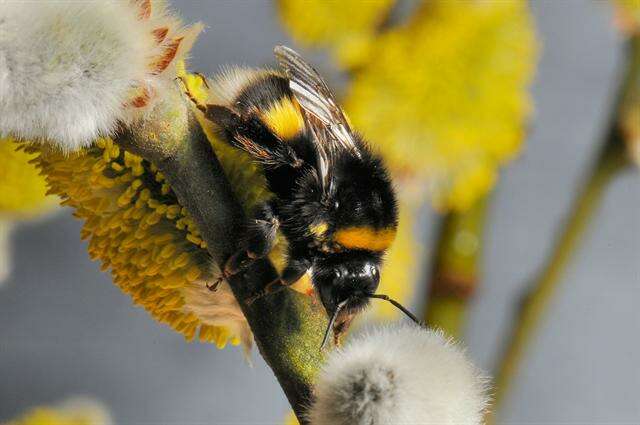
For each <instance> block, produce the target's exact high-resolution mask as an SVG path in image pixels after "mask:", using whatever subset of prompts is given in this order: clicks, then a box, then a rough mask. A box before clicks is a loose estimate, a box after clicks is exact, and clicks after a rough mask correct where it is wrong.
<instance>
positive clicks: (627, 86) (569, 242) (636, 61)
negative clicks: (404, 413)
mask: <svg viewBox="0 0 640 425" xmlns="http://www.w3.org/2000/svg"><path fill="white" fill-rule="evenodd" d="M628 52H629V56H628V61H627V67H626V70H625V76H624V78H623V80H622V84H621V86H620V92H619V96H618V102H617V104H616V107H615V109H614V113H613V116H612V123H611V125H610V130H609V133H608V134H607V137H606V138H605V140H604V145H603V147H602V149H601V150H600V152H599V154H598V157H597V159H596V161H595V163H594V165H593V166H592V168H591V170H590V171H589V173H588V174H587V176H586V179H585V180H584V183H583V184H582V188H581V190H580V192H579V195H578V197H577V198H576V200H575V202H574V204H573V207H572V209H571V212H570V214H569V216H568V219H567V221H566V223H565V225H564V227H563V229H562V233H561V235H560V237H559V238H558V240H557V242H556V245H555V247H554V249H553V251H552V253H551V255H550V257H549V259H548V261H547V263H546V264H545V266H544V267H543V269H542V271H541V272H540V274H539V275H538V277H537V278H536V279H535V281H534V284H533V286H532V287H531V289H530V290H529V292H528V294H527V295H526V296H525V297H524V299H523V301H522V303H521V305H520V309H519V311H518V313H517V315H516V319H515V320H514V325H513V329H512V331H511V336H510V338H509V339H508V342H507V345H506V348H505V350H504V352H503V354H502V357H501V360H500V362H499V366H498V371H497V374H496V381H495V387H496V392H495V402H494V409H493V410H492V412H490V413H489V415H488V416H487V418H486V423H487V424H489V425H491V424H493V423H495V416H494V412H496V411H498V408H499V407H500V405H501V404H502V402H503V400H504V398H505V396H506V394H507V392H508V390H509V388H510V387H511V384H512V381H513V378H514V377H515V375H516V373H517V370H518V367H519V365H520V363H521V361H522V357H523V354H524V351H525V350H526V348H527V346H528V345H529V343H530V341H531V339H532V338H533V336H534V335H535V332H536V330H537V328H538V326H539V324H540V322H541V319H542V315H543V314H544V312H545V310H546V308H547V306H548V304H549V301H550V300H551V298H552V297H553V295H554V294H555V292H556V290H557V287H558V286H559V283H560V282H561V280H562V276H563V274H564V271H565V270H566V268H567V265H568V264H569V262H570V261H571V259H572V258H573V257H574V255H575V253H576V251H577V249H578V248H579V246H580V243H581V241H582V240H583V237H584V234H585V232H586V230H587V228H588V227H589V224H590V222H591V220H592V218H593V216H594V215H595V212H596V211H597V208H598V206H599V204H600V201H601V200H602V196H603V194H604V192H605V190H606V188H607V186H608V184H609V182H610V181H611V180H612V178H613V177H615V176H616V175H617V174H618V173H619V172H620V171H621V170H623V169H624V168H625V166H627V165H629V164H630V162H629V160H628V158H627V156H626V153H625V137H624V134H623V131H622V129H621V128H620V113H621V112H622V111H624V110H626V107H627V106H628V105H627V103H628V102H631V101H633V102H637V99H639V98H640V97H639V95H640V39H638V38H637V37H636V38H635V39H633V40H631V42H630V45H629V50H628Z"/></svg>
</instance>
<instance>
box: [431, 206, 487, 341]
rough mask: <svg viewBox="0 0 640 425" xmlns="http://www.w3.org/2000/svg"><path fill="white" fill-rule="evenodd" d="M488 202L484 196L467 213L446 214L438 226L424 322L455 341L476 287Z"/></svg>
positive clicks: (459, 333) (459, 335)
mask: <svg viewBox="0 0 640 425" xmlns="http://www.w3.org/2000/svg"><path fill="white" fill-rule="evenodd" d="M488 203H489V200H488V196H487V197H484V198H482V199H480V200H479V201H477V202H476V204H475V205H473V206H472V207H471V208H470V209H468V210H467V211H463V212H450V213H448V214H447V215H446V216H445V217H444V218H443V221H442V223H441V227H440V235H439V240H438V246H437V251H436V258H435V263H434V267H433V271H432V273H431V281H430V282H429V298H428V302H427V307H426V313H425V321H426V323H427V325H429V326H431V327H436V328H440V329H442V330H444V331H445V332H447V333H448V334H449V335H451V336H453V337H456V338H458V339H459V338H460V337H461V334H462V331H463V329H462V328H463V326H464V322H465V317H466V311H467V306H468V300H469V299H470V298H471V297H472V296H473V294H474V292H475V290H476V286H477V284H478V279H479V277H478V275H479V262H480V258H481V254H482V241H483V234H484V224H485V217H486V211H487V206H488Z"/></svg>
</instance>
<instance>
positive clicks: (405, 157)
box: [345, 1, 536, 211]
mask: <svg viewBox="0 0 640 425" xmlns="http://www.w3.org/2000/svg"><path fill="white" fill-rule="evenodd" d="M535 61H536V48H535V41H534V33H533V30H532V24H531V20H530V16H529V14H528V9H527V5H526V4H525V3H524V2H519V1H509V2H481V1H476V2H451V1H428V2H425V3H424V4H423V5H422V6H421V7H420V9H419V10H418V11H417V12H416V14H415V15H414V16H412V17H411V18H410V20H409V22H408V23H407V24H405V25H403V26H401V27H398V28H394V29H391V30H390V31H388V32H386V33H384V34H382V35H381V37H380V39H379V40H378V42H377V44H376V54H375V55H372V56H371V57H370V59H369V60H368V62H367V63H366V64H365V65H364V66H363V67H362V68H361V69H360V70H359V71H358V72H356V73H355V75H354V78H353V84H352V85H351V86H350V88H349V90H348V92H347V95H346V100H345V106H346V108H347V111H348V112H349V113H350V116H351V119H352V121H353V123H354V125H355V127H356V128H358V129H359V130H360V131H362V132H363V133H364V134H365V135H366V136H367V137H368V138H369V139H370V140H371V141H372V142H373V143H374V145H376V146H377V147H379V149H381V151H382V152H383V154H384V156H385V157H386V159H387V161H388V163H389V164H390V166H391V168H392V169H394V170H395V171H396V173H397V174H399V175H403V174H410V175H413V176H417V177H419V178H421V179H422V180H424V181H425V182H426V189H427V191H428V192H429V194H430V195H431V199H432V202H433V205H434V206H435V207H436V208H438V209H440V210H458V211H460V210H465V209H467V208H469V207H470V206H471V205H473V203H474V202H475V201H476V200H478V199H479V198H480V197H482V196H484V195H485V194H487V192H488V191H489V190H491V188H492V187H493V186H494V184H495V182H496V179H497V173H498V169H499V167H500V166H501V165H502V164H504V163H505V162H507V161H509V160H510V159H512V158H513V157H514V156H515V155H516V154H517V153H518V152H519V151H520V148H521V146H522V142H523V139H524V134H525V129H526V123H527V119H528V117H529V114H530V112H531V100H530V95H529V92H528V86H529V84H530V82H531V78H532V75H533V70H534V65H535Z"/></svg>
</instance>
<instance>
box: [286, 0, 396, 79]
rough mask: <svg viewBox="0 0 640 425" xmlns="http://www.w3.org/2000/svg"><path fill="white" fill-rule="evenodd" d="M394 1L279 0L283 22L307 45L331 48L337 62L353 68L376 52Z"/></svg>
mask: <svg viewBox="0 0 640 425" xmlns="http://www.w3.org/2000/svg"><path fill="white" fill-rule="evenodd" d="M394 3H395V1H394V0H368V1H362V0H341V1H338V0H325V1H305V0H279V1H278V12H279V16H280V20H281V22H282V24H283V25H284V26H285V27H286V28H287V30H289V31H290V32H291V34H292V35H293V37H294V38H295V39H296V40H297V41H299V42H301V43H303V44H305V45H308V46H315V47H326V48H329V49H330V50H331V52H332V54H333V56H334V58H335V59H336V61H337V62H338V63H340V64H341V65H342V66H344V67H345V68H354V67H357V66H358V65H359V64H361V63H362V62H364V61H365V60H366V59H367V58H368V57H369V56H370V55H371V54H374V53H375V45H374V44H373V42H374V38H375V34H376V32H377V30H378V29H379V27H381V26H382V24H383V23H384V21H385V19H386V17H387V15H388V14H389V12H390V11H391V8H392V7H393V5H394Z"/></svg>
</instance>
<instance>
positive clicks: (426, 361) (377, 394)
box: [309, 324, 487, 425]
mask: <svg viewBox="0 0 640 425" xmlns="http://www.w3.org/2000/svg"><path fill="white" fill-rule="evenodd" d="M486 390H487V379H486V378H485V377H484V375H483V374H482V373H481V371H480V370H479V369H477V368H476V367H475V366H474V365H473V364H472V363H471V362H470V361H469V360H468V359H467V357H466V355H465V353H464V351H463V350H462V349H461V348H460V347H459V346H458V345H456V344H454V343H453V342H452V341H451V340H448V339H447V338H445V337H444V336H443V334H442V333H441V332H436V331H433V330H428V329H425V328H422V327H419V326H416V325H414V324H397V325H393V326H385V327H380V328H377V329H373V330H370V331H369V332H367V333H365V334H363V335H360V336H359V337H355V338H353V339H352V340H351V341H350V342H349V343H348V344H347V345H346V346H345V347H344V348H342V349H338V350H336V351H334V352H333V353H332V354H331V355H330V356H329V358H328V361H327V363H326V365H325V367H324V368H323V370H322V371H321V373H320V376H319V378H318V380H317V383H316V386H315V397H316V400H315V403H314V404H313V405H312V406H311V408H310V411H309V419H310V421H311V424H312V425H382V424H388V425H392V424H393V425H403V424H407V425H408V424H412V425H417V424H421V425H422V424H439V425H448V424H451V425H453V424H456V425H463V424H464V425H467V424H468V425H478V424H480V423H482V416H483V413H484V410H485V408H486V406H487V395H486Z"/></svg>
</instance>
